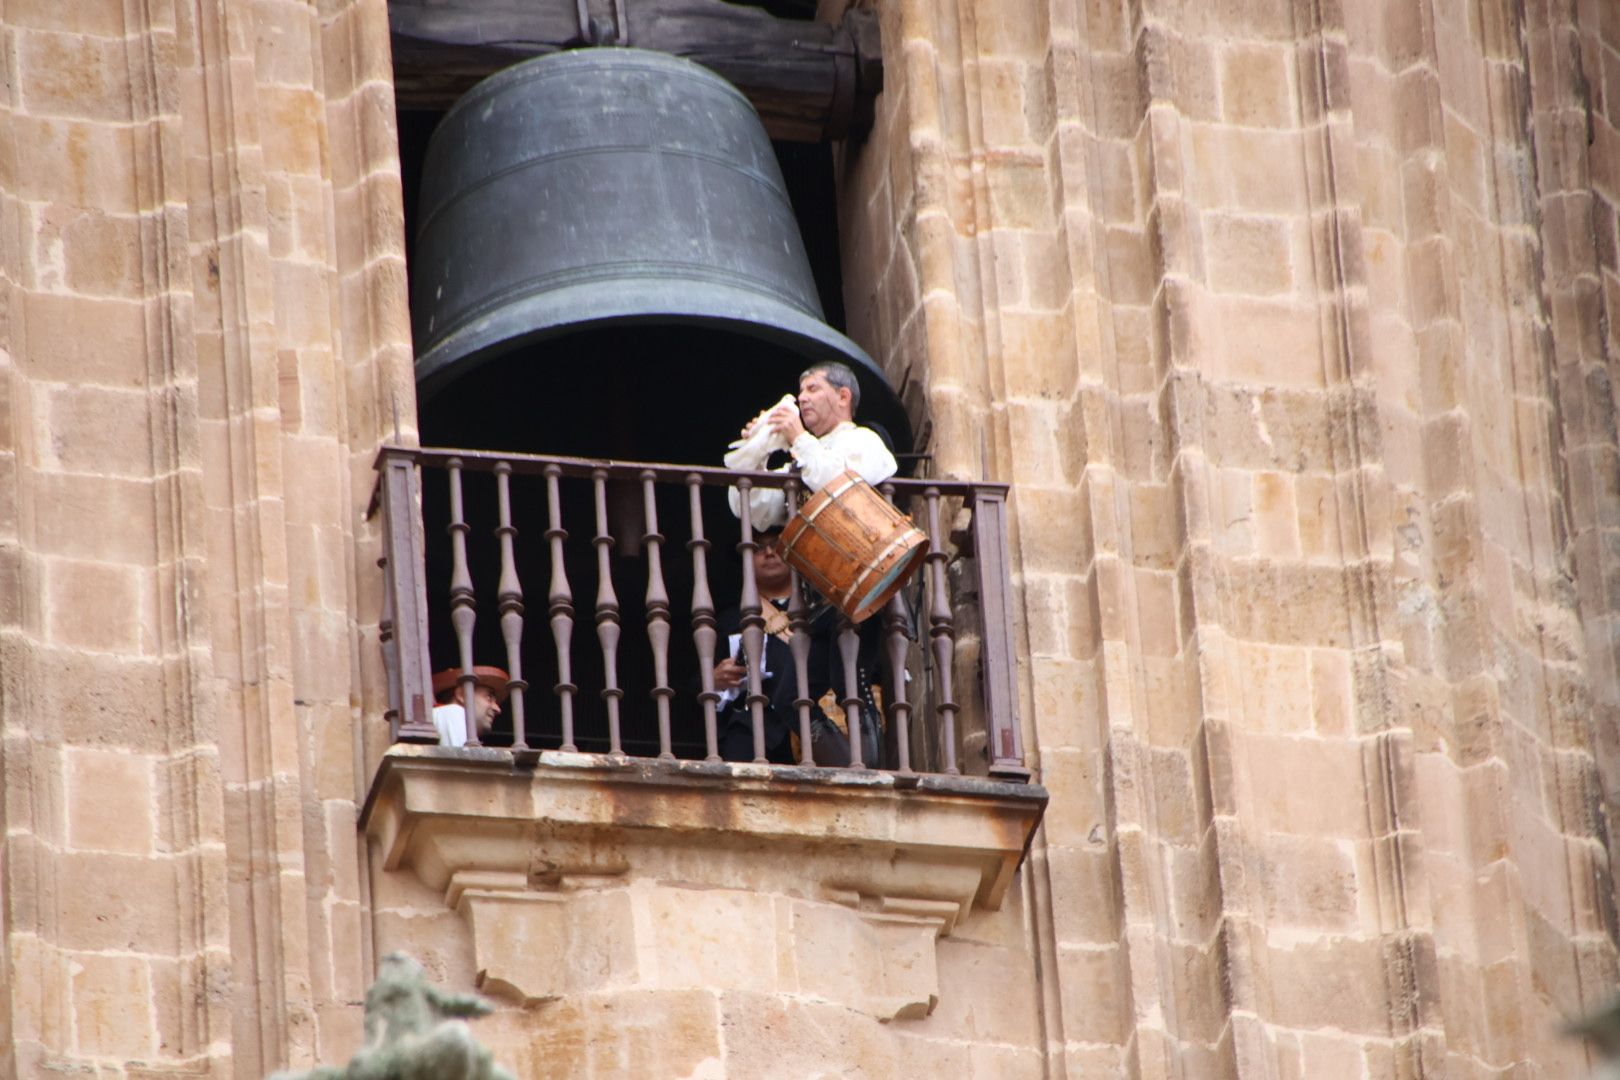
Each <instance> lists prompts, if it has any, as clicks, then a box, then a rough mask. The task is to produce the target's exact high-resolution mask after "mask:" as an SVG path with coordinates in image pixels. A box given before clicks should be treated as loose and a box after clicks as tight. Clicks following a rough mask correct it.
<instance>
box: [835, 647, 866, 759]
mask: <svg viewBox="0 0 1620 1080" xmlns="http://www.w3.org/2000/svg"><path fill="white" fill-rule="evenodd" d="M860 647H861V637H860V635H859V634H858V633H856V631H855V624H854V623H852V622H850V621H849V620H848V619H847V618H845V617H843V616H842V615H840V616H839V617H838V657H839V659H840V660H841V661H842V662H843V668H844V700H843V702H842V704H843V706H844V727H845V728H846V731H845V735H846V736H848V738H849V767H850V768H852V769H862V768H865V767H866V759H865V755H864V754H863V753H862V747H861V680H860V674H859V671H858V668H859V662H858V654H859V652H860Z"/></svg>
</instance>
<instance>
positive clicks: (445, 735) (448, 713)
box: [433, 664, 509, 746]
mask: <svg viewBox="0 0 1620 1080" xmlns="http://www.w3.org/2000/svg"><path fill="white" fill-rule="evenodd" d="M473 674H474V675H476V676H477V677H478V682H477V684H476V685H475V686H474V687H473V721H474V723H475V724H476V725H477V727H478V741H479V742H480V743H481V742H483V741H485V740H486V739H487V738H489V733H490V732H491V731H492V730H494V728H495V718H496V717H497V716H499V715H501V704H502V703H503V702H505V701H506V684H507V682H508V681H509V678H508V676H507V674H506V672H505V671H503V670H501V669H500V668H498V667H487V666H485V665H482V664H480V665H478V666H477V667H475V668H473ZM433 700H434V701H436V702H437V703H438V704H436V705H434V706H433V726H434V727H436V728H438V729H439V745H440V746H466V745H467V710H466V708H465V707H464V706H465V703H466V698H465V686H464V684H463V683H462V682H461V669H460V668H445V669H444V670H443V671H440V672H436V673H435V674H434V676H433Z"/></svg>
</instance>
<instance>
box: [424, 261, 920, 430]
mask: <svg viewBox="0 0 1620 1080" xmlns="http://www.w3.org/2000/svg"><path fill="white" fill-rule="evenodd" d="M649 325H653V326H698V327H707V328H712V329H719V330H725V331H729V332H731V333H735V334H738V335H740V336H743V337H751V338H755V339H757V340H760V341H764V342H768V343H770V344H773V345H777V346H781V347H783V348H785V349H786V350H788V351H789V352H792V353H795V354H797V355H798V356H800V357H802V358H803V360H804V363H803V366H804V367H810V366H811V365H812V364H816V363H819V362H822V361H826V360H837V361H840V362H842V363H845V364H847V365H849V367H850V368H851V369H852V370H853V371H854V372H855V375H856V378H857V379H859V380H860V383H861V406H860V409H859V411H858V412H857V414H856V418H855V419H856V421H857V422H858V423H877V424H881V425H882V426H883V427H884V429H885V430H887V432H888V433H889V436H890V438H891V439H892V440H893V442H894V449H895V451H896V452H897V453H907V452H909V451H910V450H911V449H912V446H911V423H910V421H909V420H908V419H907V417H906V411H905V408H904V406H903V405H902V404H901V402H900V399H899V396H898V395H897V394H896V393H895V391H894V388H893V387H892V386H890V385H889V380H888V379H887V378H885V377H884V375H883V372H882V371H881V370H880V369H879V368H878V366H877V364H876V363H875V362H874V361H873V360H872V358H871V357H870V356H868V355H867V354H866V351H865V350H864V349H862V348H861V347H860V346H859V345H857V344H856V343H855V342H853V341H851V340H850V339H849V338H848V337H845V336H844V335H843V334H841V333H839V332H838V331H837V330H834V329H833V328H832V327H831V326H829V325H827V324H826V323H825V322H823V321H821V320H820V319H817V318H815V317H813V316H810V315H807V314H805V313H804V312H803V311H801V310H799V309H798V308H796V307H792V306H789V305H788V304H785V303H783V302H781V301H779V300H775V299H773V298H771V297H768V296H762V295H760V294H758V293H753V292H745V291H742V290H739V289H735V288H727V287H725V286H723V285H717V284H716V283H714V282H712V281H711V282H689V281H682V280H680V279H663V280H659V281H656V282H647V283H644V284H643V287H642V288H640V289H636V290H634V291H632V292H624V291H619V290H613V289H608V288H603V283H601V282H583V283H580V284H576V285H572V286H568V287H565V288H561V289H554V290H549V291H546V292H542V293H538V294H531V295H529V296H526V297H521V298H519V299H515V300H513V301H511V302H510V303H508V304H505V305H503V306H502V307H500V308H497V309H495V310H494V311H491V312H489V313H488V314H487V315H484V316H481V317H479V318H477V319H474V320H472V321H470V322H468V323H467V324H465V325H463V326H462V327H460V328H459V329H457V330H456V331H455V332H454V333H452V334H450V335H449V336H447V337H445V338H443V339H441V340H439V341H438V342H437V343H436V344H435V345H434V346H433V348H432V349H430V350H429V351H427V352H425V353H423V354H422V355H420V356H418V357H417V359H416V385H417V398H418V402H419V405H426V404H428V403H429V402H431V401H432V399H433V397H434V396H435V395H436V394H437V393H438V392H439V391H440V390H442V389H444V388H445V387H446V386H448V385H449V384H450V382H451V381H452V379H451V378H450V376H451V373H452V372H454V375H455V378H457V379H459V378H460V377H461V376H463V375H465V374H467V373H469V372H471V371H473V370H475V369H477V368H479V367H482V366H483V365H484V364H487V363H489V362H491V361H493V360H497V359H499V358H500V357H502V356H504V355H506V354H507V353H508V352H511V351H514V350H516V349H520V348H524V347H527V346H532V345H536V344H539V343H540V342H543V341H546V340H547V339H550V338H556V337H561V336H563V335H566V334H574V333H578V332H581V331H584V330H594V329H604V328H607V327H612V326H649ZM795 374H796V373H795ZM793 389H795V388H794V387H791V386H784V387H783V392H784V393H786V392H789V391H791V390H793ZM765 404H767V402H758V403H755V404H754V405H753V406H752V407H755V408H761V407H763V406H764V405H765ZM744 419H746V417H744Z"/></svg>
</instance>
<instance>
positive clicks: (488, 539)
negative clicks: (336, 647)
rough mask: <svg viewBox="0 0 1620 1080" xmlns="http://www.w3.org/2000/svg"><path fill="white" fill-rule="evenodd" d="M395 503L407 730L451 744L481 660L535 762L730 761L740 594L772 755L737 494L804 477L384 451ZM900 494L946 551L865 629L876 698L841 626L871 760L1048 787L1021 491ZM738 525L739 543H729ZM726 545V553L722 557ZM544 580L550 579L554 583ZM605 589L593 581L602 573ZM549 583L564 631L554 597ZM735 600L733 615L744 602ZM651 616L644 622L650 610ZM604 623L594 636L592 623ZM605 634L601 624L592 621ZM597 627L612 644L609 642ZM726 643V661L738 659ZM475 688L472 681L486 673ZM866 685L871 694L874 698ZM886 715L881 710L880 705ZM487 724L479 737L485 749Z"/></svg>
mask: <svg viewBox="0 0 1620 1080" xmlns="http://www.w3.org/2000/svg"><path fill="white" fill-rule="evenodd" d="M377 470H378V484H377V490H376V493H375V495H374V501H373V509H374V510H375V509H379V508H380V510H381V511H382V514H383V524H384V554H383V558H382V559H381V560H380V562H379V565H380V566H381V567H382V568H383V570H384V573H385V578H386V580H385V582H384V590H383V612H382V617H381V620H380V631H381V632H380V638H381V643H382V650H383V658H384V664H385V668H386V671H387V677H388V721H389V725H390V732H391V735H392V738H393V739H394V741H397V742H426V743H436V742H438V741H439V736H438V731H437V729H436V728H435V726H434V724H433V722H432V716H431V710H432V708H433V691H432V673H433V671H434V670H435V669H436V668H438V669H443V668H456V669H459V670H460V672H461V677H462V678H464V679H467V680H470V679H471V678H472V672H471V669H472V667H473V666H474V665H477V664H494V665H498V666H503V667H504V668H505V670H506V671H507V672H508V673H509V675H510V677H511V678H510V682H509V684H508V693H509V697H508V700H507V703H506V708H505V711H504V714H503V717H502V721H501V725H502V726H501V727H500V728H498V729H497V732H496V733H495V734H493V735H491V736H490V737H489V738H488V740H487V744H488V745H501V746H509V747H510V748H511V751H512V753H513V754H514V755H515V756H517V757H518V758H519V759H522V758H529V759H533V758H536V757H537V756H538V754H539V753H540V751H542V750H552V749H555V750H563V751H576V752H582V753H591V752H595V753H602V754H606V755H609V756H611V757H613V758H615V759H627V758H634V757H644V758H661V759H665V760H671V759H676V758H689V759H702V760H709V761H718V760H720V754H719V752H718V739H719V734H720V732H719V731H718V727H719V724H720V698H721V695H720V694H719V692H717V691H716V689H715V686H714V671H715V666H716V662H717V660H716V655H717V651H718V646H719V641H718V634H717V631H716V618H717V606H716V597H717V596H718V597H721V601H722V604H724V603H725V601H726V600H727V599H729V598H730V597H735V598H736V607H737V609H738V612H739V616H740V619H739V621H740V629H741V637H742V638H743V639H744V641H745V642H747V643H748V645H747V647H746V648H744V649H742V650H740V653H739V661H741V660H743V659H746V661H747V668H748V682H747V685H746V691H747V692H746V694H745V696H744V698H743V701H744V703H745V704H746V707H747V709H748V710H749V713H750V719H751V722H752V725H753V733H754V750H755V753H754V758H755V760H758V761H764V760H765V753H764V747H763V742H762V740H763V736H762V734H761V730H762V728H761V710H762V709H763V708H764V707H765V700H766V699H765V696H764V695H763V694H762V693H761V680H762V678H763V677H764V673H763V672H762V671H761V667H760V662H759V655H760V652H761V650H760V642H761V632H762V631H761V628H762V625H763V623H764V619H763V618H762V615H761V612H762V601H761V598H760V594H759V592H758V588H757V583H756V582H755V580H754V574H753V570H752V560H751V553H752V552H753V551H754V549H755V547H756V545H757V543H758V541H757V538H756V537H755V535H754V532H753V529H752V527H751V525H750V524H749V523H748V522H747V521H739V520H738V519H737V518H736V516H735V515H733V514H732V513H731V512H730V511H729V509H728V508H727V507H726V502H725V500H726V491H727V490H728V489H730V488H733V487H735V488H737V489H739V490H740V491H741V492H742V493H743V495H744V498H745V499H746V494H747V492H748V490H749V489H751V488H755V487H771V488H780V489H783V490H784V493H785V495H786V498H787V502H788V505H789V507H790V508H792V507H793V506H795V505H796V503H797V500H798V498H799V497H800V495H801V494H802V493H801V491H800V490H799V484H798V482H797V481H796V480H795V479H794V478H793V477H792V476H790V475H788V474H783V473H767V472H734V471H731V470H727V469H720V468H709V467H699V466H690V465H674V464H658V463H647V462H617V461H606V460H589V459H580V458H566V457H548V456H540V455H531V454H512V453H495V452H486V451H468V450H443V449H411V448H403V447H394V446H388V447H384V448H383V450H382V451H381V452H380V453H379V455H378V458H377ZM881 490H882V491H883V492H884V494H885V495H886V496H887V497H888V498H889V499H890V500H891V501H892V502H894V503H895V505H897V506H899V507H900V508H901V509H903V510H906V511H907V512H908V513H910V514H911V515H912V517H913V519H914V520H915V521H916V522H917V524H918V525H919V526H920V527H921V528H922V529H923V531H924V532H925V533H926V534H927V536H928V538H929V541H930V545H931V550H930V552H929V554H928V556H927V560H926V565H925V567H924V569H923V571H922V572H921V573H920V574H919V575H918V576H917V579H916V580H915V581H914V582H913V583H912V585H911V586H910V587H909V588H908V589H906V590H905V591H903V592H902V593H900V594H899V595H897V596H896V597H895V598H894V599H893V600H892V601H891V602H890V603H889V605H888V607H887V608H886V609H885V611H884V612H883V613H882V614H880V615H875V616H873V617H872V619H870V620H868V621H869V622H873V623H878V624H879V625H878V626H877V627H867V628H865V629H864V630H863V631H860V632H861V633H864V634H865V635H866V637H865V639H864V640H865V642H866V643H867V644H871V643H873V642H878V643H879V647H878V648H877V649H875V650H870V651H875V652H877V653H878V654H879V655H880V657H881V663H880V665H879V667H880V669H881V680H880V682H879V684H878V689H877V690H876V691H872V690H870V688H862V687H857V686H856V685H855V663H854V656H855V653H856V651H857V649H858V648H860V647H861V643H860V642H858V641H857V633H858V631H857V629H856V628H855V627H852V626H850V625H849V624H848V622H847V620H841V623H840V625H839V627H838V633H837V640H836V650H835V655H836V656H837V657H838V658H840V659H841V661H842V672H843V676H844V678H843V682H844V685H843V686H842V687H839V688H838V689H839V690H841V691H842V697H841V698H839V699H838V702H837V706H835V707H830V711H831V712H834V713H836V711H837V708H839V707H841V708H842V709H843V716H842V719H844V720H845V721H846V724H845V727H846V733H847V735H848V744H849V747H850V753H849V759H848V761H847V763H846V762H839V763H837V764H847V767H850V768H873V767H881V768H886V769H890V770H892V771H893V772H895V773H897V774H900V775H902V776H904V775H912V774H916V773H924V772H936V773H944V774H956V773H961V772H964V771H966V772H973V773H982V774H988V775H990V776H992V777H997V778H1001V779H1007V780H1018V781H1022V780H1027V779H1028V777H1029V773H1028V770H1026V769H1025V768H1024V766H1023V751H1022V746H1021V741H1020V736H1019V727H1018V717H1017V699H1016V694H1015V691H1014V685H1015V684H1014V679H1013V672H1014V656H1013V650H1012V634H1011V629H1012V628H1011V612H1010V607H1009V603H1010V583H1009V582H1010V579H1009V573H1008V564H1007V558H1006V551H1007V543H1006V517H1005V509H1006V496H1007V486H1006V485H1004V484H992V483H976V482H952V481H943V480H911V479H895V480H892V481H890V482H888V483H886V484H884V485H881ZM733 537H735V549H736V551H737V558H735V559H733V558H730V557H729V556H727V557H721V554H720V552H721V551H724V550H725V549H726V546H727V545H728V544H729V543H730V542H731V540H732V538H733ZM716 548H719V549H720V550H714V549H716ZM540 582H543V585H541V584H539V583H540ZM585 582H589V585H588V586H587V585H585V584H584V583H585ZM537 594H538V595H540V596H542V597H543V601H542V605H543V607H544V610H545V619H544V626H543V628H542V629H541V630H540V631H539V632H538V633H537V632H536V630H535V626H534V621H535V620H534V619H533V618H531V617H530V615H529V612H530V611H531V610H532V609H533V607H534V604H535V600H534V597H535V596H536V595H537ZM815 600H816V598H814V597H807V596H806V595H805V590H803V589H801V588H800V587H799V582H798V577H797V575H796V574H795V575H794V582H793V590H792V597H791V600H790V601H789V606H788V608H787V615H788V623H789V626H788V629H787V630H784V631H783V634H784V639H786V636H787V635H788V634H789V633H791V639H792V640H791V647H792V650H793V655H794V658H795V661H796V665H795V670H794V671H790V672H784V673H774V674H775V677H776V678H791V679H796V680H797V687H796V689H797V695H796V697H795V699H794V701H793V707H794V710H795V711H796V712H797V714H798V715H797V717H796V718H795V719H796V720H797V729H796V734H797V735H798V736H799V737H798V739H797V740H796V748H795V751H794V754H795V760H796V762H797V764H798V765H800V766H809V765H817V764H826V763H825V762H822V763H818V762H816V761H815V760H814V751H813V749H812V743H813V739H812V738H811V737H810V723H811V720H810V717H811V713H812V710H814V709H815V708H817V707H818V706H817V703H816V702H812V701H811V700H809V691H808V689H807V687H806V685H805V682H804V679H805V675H804V671H805V667H804V663H803V662H802V660H801V657H802V656H803V655H804V650H806V649H808V644H807V635H808V633H809V630H808V617H809V611H810V608H811V605H812V604H814V603H815ZM722 610H724V609H723V608H722ZM638 624H639V625H638ZM588 628H589V629H588ZM592 631H594V632H592ZM592 639H594V640H592ZM723 658H724V657H721V659H723ZM465 685H468V686H469V687H470V686H471V682H470V681H468V682H467V683H466V684H465ZM863 695H864V697H863ZM862 700H865V701H867V702H869V703H872V704H876V705H878V707H879V708H878V712H879V714H880V715H881V716H882V722H881V726H882V739H881V741H880V743H879V749H878V754H877V756H878V758H879V760H877V761H868V760H864V758H865V757H866V756H867V755H864V754H863V753H862V750H861V746H862V740H861V738H860V737H859V735H860V725H861V724H862V722H863V721H862V715H863V710H862V708H861V707H860V702H861V701H862ZM866 715H867V716H871V715H872V713H871V712H867V713H866ZM479 744H480V743H479V736H478V733H477V732H476V731H471V732H469V740H468V745H470V746H478V745H479Z"/></svg>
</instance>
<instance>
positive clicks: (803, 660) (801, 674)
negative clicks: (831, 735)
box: [782, 482, 816, 765]
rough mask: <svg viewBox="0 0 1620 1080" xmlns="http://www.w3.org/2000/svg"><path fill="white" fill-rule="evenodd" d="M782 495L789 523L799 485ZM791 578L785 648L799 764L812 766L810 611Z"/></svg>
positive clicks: (798, 583) (796, 506) (801, 588)
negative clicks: (790, 670) (790, 667)
mask: <svg viewBox="0 0 1620 1080" xmlns="http://www.w3.org/2000/svg"><path fill="white" fill-rule="evenodd" d="M782 495H783V497H784V499H785V500H786V502H787V517H788V520H789V521H792V520H793V515H794V514H796V513H798V511H799V485H798V484H797V483H791V482H790V483H789V484H788V485H787V487H786V488H784V489H783V492H782ZM790 569H791V568H790ZM792 575H793V584H792V589H793V591H792V592H790V593H789V594H788V626H789V627H791V628H792V630H793V638H792V640H791V641H789V642H788V648H789V649H790V650H792V653H793V678H794V679H795V680H796V681H795V682H794V684H793V688H794V690H795V691H796V694H795V696H794V698H793V709H794V711H795V712H796V713H797V714H798V718H799V764H800V765H814V764H815V763H816V755H815V751H814V750H812V749H811V745H810V744H811V743H812V742H813V741H814V739H813V738H812V737H811V734H810V708H811V706H812V705H814V704H815V702H813V701H811V700H810V689H809V688H810V617H809V609H808V608H806V607H805V604H804V585H803V583H802V582H801V581H800V580H799V572H798V571H797V570H793V571H792Z"/></svg>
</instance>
